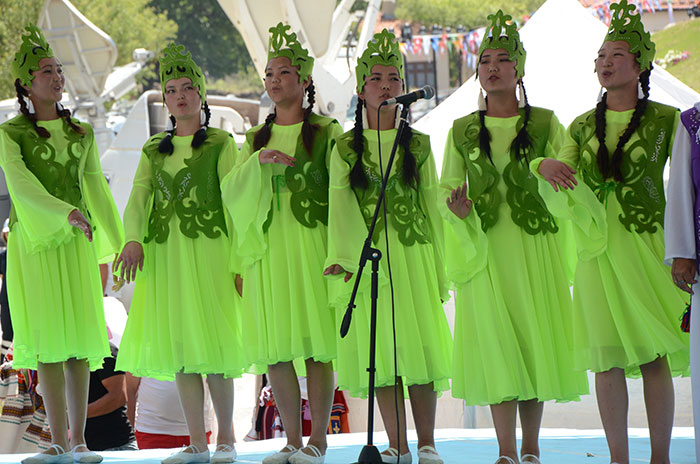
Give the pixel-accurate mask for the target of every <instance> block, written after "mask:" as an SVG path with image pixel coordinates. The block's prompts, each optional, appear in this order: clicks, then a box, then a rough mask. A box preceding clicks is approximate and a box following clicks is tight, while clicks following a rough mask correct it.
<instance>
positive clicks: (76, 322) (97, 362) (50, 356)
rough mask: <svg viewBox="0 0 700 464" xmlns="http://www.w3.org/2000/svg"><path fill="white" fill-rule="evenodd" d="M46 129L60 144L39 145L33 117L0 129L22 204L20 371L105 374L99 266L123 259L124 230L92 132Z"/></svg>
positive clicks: (0, 161)
mask: <svg viewBox="0 0 700 464" xmlns="http://www.w3.org/2000/svg"><path fill="white" fill-rule="evenodd" d="M75 122H76V123H77V122H78V121H77V120H75ZM38 125H39V126H41V127H44V128H46V129H47V130H48V131H49V133H50V134H51V137H50V138H48V139H44V138H41V137H39V135H38V134H37V133H36V131H35V130H34V127H33V126H32V124H31V122H30V121H29V120H28V119H27V118H26V117H25V116H23V115H19V116H17V117H15V118H13V119H11V120H9V121H7V122H5V123H3V124H2V125H0V167H2V170H3V171H4V173H5V179H6V180H7V187H8V190H9V192H10V197H11V198H12V211H11V212H10V231H11V232H10V239H9V244H8V250H7V272H8V274H10V275H11V276H12V278H11V279H10V281H9V288H8V296H9V299H10V302H11V305H10V307H11V308H12V309H11V312H12V324H13V326H14V331H15V339H14V365H15V367H18V368H20V367H22V368H30V369H36V367H37V362H42V363H55V362H62V361H65V360H67V359H70V358H78V359H87V360H88V362H89V364H90V369H91V370H95V369H98V368H100V367H101V366H102V360H103V359H104V358H105V357H107V356H109V355H110V351H109V345H108V343H107V331H106V325H105V319H104V307H103V304H102V283H101V281H100V273H99V268H98V263H99V262H111V261H112V260H113V259H114V255H115V253H117V252H118V251H119V249H120V247H121V245H122V242H123V238H124V232H123V231H122V225H121V221H120V220H119V214H118V213H117V209H116V206H115V205H114V200H113V198H112V194H111V192H110V191H109V187H108V186H107V182H106V180H105V178H104V175H103V174H102V167H101V166H100V159H99V154H98V152H97V145H96V144H95V137H94V135H93V132H92V128H91V127H90V126H89V125H88V124H84V123H80V126H81V127H82V128H83V129H84V130H85V134H84V135H80V134H78V133H77V132H75V131H73V130H72V129H71V128H70V126H69V125H68V124H67V123H65V122H64V121H63V119H55V120H52V121H39V122H38ZM76 208H77V209H79V210H80V211H81V212H82V213H83V215H84V216H85V217H86V218H87V219H88V221H89V222H90V224H91V225H92V226H93V240H92V243H91V242H89V241H88V240H87V238H85V236H84V235H83V233H82V232H81V231H80V230H79V229H77V228H76V227H72V226H70V225H69V224H68V214H69V213H70V212H71V211H72V210H74V209H76Z"/></svg>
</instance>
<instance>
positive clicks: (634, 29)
mask: <svg viewBox="0 0 700 464" xmlns="http://www.w3.org/2000/svg"><path fill="white" fill-rule="evenodd" d="M636 9H637V7H636V6H634V5H630V4H629V3H627V0H622V1H621V2H620V3H613V4H611V5H610V12H611V16H612V18H611V20H610V27H609V28H608V33H607V35H606V36H605V40H604V41H603V42H616V41H618V40H623V41H625V42H627V43H628V44H629V46H630V53H632V54H639V56H638V57H637V62H638V63H639V67H640V68H641V69H642V71H643V70H645V69H651V63H652V62H653V61H654V55H655V54H656V45H655V44H654V42H652V40H651V34H650V33H649V32H647V31H645V30H644V24H642V17H641V15H639V14H633V13H634V10H636Z"/></svg>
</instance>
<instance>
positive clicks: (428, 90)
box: [379, 85, 435, 106]
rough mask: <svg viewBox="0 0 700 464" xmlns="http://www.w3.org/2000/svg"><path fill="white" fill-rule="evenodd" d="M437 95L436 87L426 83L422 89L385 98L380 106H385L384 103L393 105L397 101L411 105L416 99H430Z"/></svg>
mask: <svg viewBox="0 0 700 464" xmlns="http://www.w3.org/2000/svg"><path fill="white" fill-rule="evenodd" d="M434 96H435V89H434V88H432V87H430V86H429V85H426V86H425V87H423V88H422V89H418V90H414V91H413V92H411V93H407V94H405V95H400V96H398V97H395V98H390V99H388V100H384V101H383V102H382V104H381V105H379V106H384V105H393V104H396V103H399V104H401V105H404V106H406V105H410V104H411V103H414V102H415V101H416V100H422V99H426V100H430V99H431V98H433V97H434Z"/></svg>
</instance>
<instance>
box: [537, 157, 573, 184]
mask: <svg viewBox="0 0 700 464" xmlns="http://www.w3.org/2000/svg"><path fill="white" fill-rule="evenodd" d="M538 171H539V173H540V174H541V175H542V177H544V180H546V181H547V182H549V183H550V184H551V185H552V188H553V189H554V191H555V192H558V191H559V188H562V189H564V190H566V189H571V190H573V189H574V187H575V186H577V185H578V182H576V178H575V177H574V174H576V170H575V169H573V168H572V167H570V166H569V165H568V164H566V163H563V162H561V161H558V160H555V159H553V158H546V159H544V160H543V161H542V162H541V163H540V167H539V169H538Z"/></svg>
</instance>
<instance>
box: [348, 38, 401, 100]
mask: <svg viewBox="0 0 700 464" xmlns="http://www.w3.org/2000/svg"><path fill="white" fill-rule="evenodd" d="M377 64H381V65H384V66H393V67H395V68H396V70H397V71H398V72H399V76H400V77H401V80H404V75H403V56H402V55H401V51H400V50H399V42H398V41H397V40H396V37H395V36H394V34H392V33H391V32H389V31H388V30H387V29H384V30H382V32H380V33H378V34H374V38H373V39H372V40H370V41H369V42H368V43H367V48H366V49H365V51H364V52H363V53H362V56H360V58H359V59H358V60H357V66H356V67H355V78H356V79H357V93H361V92H362V89H363V88H364V86H365V78H367V77H369V76H370V75H371V74H372V68H373V67H374V65H377Z"/></svg>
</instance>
